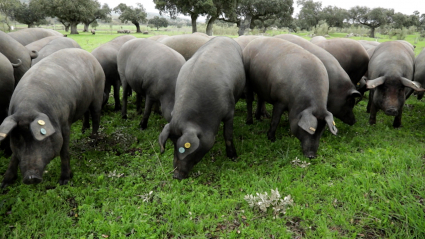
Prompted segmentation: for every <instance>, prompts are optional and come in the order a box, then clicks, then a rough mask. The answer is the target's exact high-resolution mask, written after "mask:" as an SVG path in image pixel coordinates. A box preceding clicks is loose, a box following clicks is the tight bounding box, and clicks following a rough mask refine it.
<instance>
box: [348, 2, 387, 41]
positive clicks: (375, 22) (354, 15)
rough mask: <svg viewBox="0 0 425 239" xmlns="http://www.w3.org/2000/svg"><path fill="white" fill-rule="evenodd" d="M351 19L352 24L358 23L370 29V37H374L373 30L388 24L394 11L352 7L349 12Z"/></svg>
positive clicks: (379, 8)
mask: <svg viewBox="0 0 425 239" xmlns="http://www.w3.org/2000/svg"><path fill="white" fill-rule="evenodd" d="M349 14H350V17H351V19H353V20H354V23H359V24H362V25H365V26H367V27H369V28H370V30H371V31H370V37H373V38H374V37H375V29H376V28H377V27H379V26H384V25H385V24H387V23H390V22H391V20H392V18H391V17H392V16H393V15H394V9H387V8H381V7H378V8H373V9H370V8H368V7H360V6H356V7H352V8H350V10H349Z"/></svg>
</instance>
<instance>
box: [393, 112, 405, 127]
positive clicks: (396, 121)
mask: <svg viewBox="0 0 425 239" xmlns="http://www.w3.org/2000/svg"><path fill="white" fill-rule="evenodd" d="M402 113H403V108H401V109H400V112H399V113H398V115H397V116H396V117H395V118H394V122H393V127H394V128H400V127H401V115H402Z"/></svg>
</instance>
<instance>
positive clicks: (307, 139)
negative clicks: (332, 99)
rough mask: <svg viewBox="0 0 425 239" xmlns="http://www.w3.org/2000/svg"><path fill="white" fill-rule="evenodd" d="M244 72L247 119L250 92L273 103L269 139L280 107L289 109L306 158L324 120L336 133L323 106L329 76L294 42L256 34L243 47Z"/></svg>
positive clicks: (312, 150) (312, 154)
mask: <svg viewBox="0 0 425 239" xmlns="http://www.w3.org/2000/svg"><path fill="white" fill-rule="evenodd" d="M243 60H244V65H245V71H246V76H247V88H248V94H247V108H248V117H247V123H250V122H252V100H253V97H252V92H253V91H255V92H256V93H257V94H258V97H260V98H262V99H263V100H265V101H266V102H269V103H271V104H273V114H272V122H271V126H270V129H269V131H268V133H267V136H268V138H269V140H271V141H275V140H276V137H275V133H276V129H277V126H278V125H279V121H280V118H281V116H282V113H283V111H285V110H288V111H289V123H290V127H291V132H292V133H293V134H294V135H295V136H296V137H297V138H298V139H299V140H300V141H301V146H302V151H303V153H304V155H305V156H306V157H308V158H314V157H316V152H317V149H318V147H319V140H320V137H321V135H322V133H323V131H324V130H325V127H326V124H327V125H328V126H329V129H330V131H331V132H332V133H333V134H336V133H337V129H336V127H335V123H334V120H333V116H332V113H330V112H329V111H328V110H327V109H326V102H327V98H328V91H329V80H328V74H327V72H326V68H325V67H324V66H323V63H322V62H321V61H320V60H319V59H318V58H317V57H316V56H314V55H313V54H311V53H309V52H308V51H306V50H304V49H303V48H301V47H299V46H298V45H296V44H293V43H291V42H288V41H285V40H282V39H278V38H259V39H255V40H253V41H251V42H250V43H249V44H248V46H246V48H245V49H244V51H243Z"/></svg>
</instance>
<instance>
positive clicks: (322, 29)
mask: <svg viewBox="0 0 425 239" xmlns="http://www.w3.org/2000/svg"><path fill="white" fill-rule="evenodd" d="M328 30H329V25H328V24H327V23H326V22H322V21H321V22H319V26H318V27H316V29H314V34H316V36H324V35H328Z"/></svg>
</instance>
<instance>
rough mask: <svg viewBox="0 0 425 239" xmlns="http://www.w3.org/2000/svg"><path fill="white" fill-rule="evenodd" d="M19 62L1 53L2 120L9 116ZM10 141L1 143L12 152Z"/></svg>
mask: <svg viewBox="0 0 425 239" xmlns="http://www.w3.org/2000/svg"><path fill="white" fill-rule="evenodd" d="M21 64H22V62H20V63H18V64H11V63H10V61H9V59H7V57H5V56H4V55H3V54H1V53H0V122H3V120H4V119H5V118H6V117H7V110H8V108H9V103H10V97H12V93H13V89H14V88H15V78H14V76H13V68H14V67H19V66H20V65H21ZM8 144H9V142H4V143H2V144H1V146H0V149H3V150H6V151H7V152H8V153H10V148H9V145H8Z"/></svg>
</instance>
